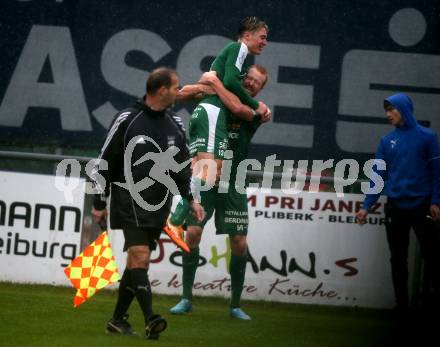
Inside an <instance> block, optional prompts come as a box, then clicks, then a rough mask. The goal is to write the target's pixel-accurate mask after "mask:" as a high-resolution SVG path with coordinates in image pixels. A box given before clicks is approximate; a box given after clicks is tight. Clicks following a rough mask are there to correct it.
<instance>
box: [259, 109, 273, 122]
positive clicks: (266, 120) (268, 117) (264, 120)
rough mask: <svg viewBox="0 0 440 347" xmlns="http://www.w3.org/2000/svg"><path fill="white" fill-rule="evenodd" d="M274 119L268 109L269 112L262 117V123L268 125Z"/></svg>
mask: <svg viewBox="0 0 440 347" xmlns="http://www.w3.org/2000/svg"><path fill="white" fill-rule="evenodd" d="M271 119H272V111H271V110H270V108H267V112H266V113H265V114H262V115H261V123H267V122H269V121H270V120H271Z"/></svg>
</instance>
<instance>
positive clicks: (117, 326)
mask: <svg viewBox="0 0 440 347" xmlns="http://www.w3.org/2000/svg"><path fill="white" fill-rule="evenodd" d="M107 332H109V333H116V334H121V335H127V336H137V335H138V334H137V333H136V331H134V330H133V328H132V327H131V325H130V323H128V313H126V314H125V315H123V316H122V318H119V319H117V318H112V319H110V320H109V321H108V322H107Z"/></svg>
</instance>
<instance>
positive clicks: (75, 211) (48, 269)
mask: <svg viewBox="0 0 440 347" xmlns="http://www.w3.org/2000/svg"><path fill="white" fill-rule="evenodd" d="M69 180H70V181H69V184H72V185H74V186H75V187H77V189H75V190H74V191H73V193H72V195H71V196H70V198H71V199H66V198H65V195H64V194H63V192H61V191H59V190H58V189H57V188H56V184H55V177H54V176H48V175H35V174H23V173H15V172H2V171H0V281H12V282H30V283H47V284H57V285H67V284H68V283H69V282H68V280H67V278H66V277H65V275H64V272H63V270H64V267H65V266H67V265H68V264H69V263H70V261H71V260H72V259H74V258H75V257H76V256H77V255H78V254H79V252H80V238H81V229H82V222H83V208H84V189H85V187H84V184H85V182H84V180H82V179H75V178H74V177H70V178H69ZM67 200H70V201H67Z"/></svg>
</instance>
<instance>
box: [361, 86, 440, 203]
mask: <svg viewBox="0 0 440 347" xmlns="http://www.w3.org/2000/svg"><path fill="white" fill-rule="evenodd" d="M386 100H387V101H388V102H390V103H391V104H392V105H393V106H394V108H396V109H397V110H398V111H399V112H400V114H401V115H402V118H403V120H404V124H403V125H402V126H397V127H396V128H395V129H394V130H393V131H392V132H390V133H388V134H387V135H385V136H383V137H382V138H381V140H380V143H379V147H378V149H377V152H376V159H383V160H384V161H385V163H386V170H383V171H377V170H375V171H376V172H377V173H378V174H379V175H381V176H382V178H383V179H384V180H385V181H386V182H385V189H384V193H385V195H387V196H388V198H389V199H391V201H393V203H394V204H396V205H397V206H398V207H399V208H402V209H412V208H414V207H416V206H418V205H420V204H421V203H422V202H423V201H425V200H426V199H427V198H430V199H431V204H436V205H440V148H439V144H438V140H437V135H436V134H435V133H434V132H433V131H432V130H431V129H428V128H425V127H423V126H421V125H419V124H417V121H416V119H415V118H414V116H413V104H412V101H411V99H410V98H409V97H408V96H407V95H406V94H403V93H400V94H395V95H392V96H390V97H389V98H387V99H386ZM370 184H372V183H371V182H370ZM379 196H380V194H367V195H366V197H365V201H364V205H363V206H364V208H365V209H367V210H368V209H369V208H370V207H371V206H372V205H373V204H374V203H375V202H376V201H377V199H378V198H379Z"/></svg>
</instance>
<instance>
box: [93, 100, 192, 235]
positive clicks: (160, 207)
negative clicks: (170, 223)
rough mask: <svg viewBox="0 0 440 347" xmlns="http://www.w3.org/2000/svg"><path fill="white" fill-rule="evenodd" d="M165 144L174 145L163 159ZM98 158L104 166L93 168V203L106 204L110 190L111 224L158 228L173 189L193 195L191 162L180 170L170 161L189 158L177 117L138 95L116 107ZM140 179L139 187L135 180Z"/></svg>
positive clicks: (98, 207) (180, 162) (187, 197)
mask: <svg viewBox="0 0 440 347" xmlns="http://www.w3.org/2000/svg"><path fill="white" fill-rule="evenodd" d="M144 98H145V97H144ZM172 146H175V147H177V148H178V149H179V151H178V152H177V148H173V147H172ZM167 150H168V151H171V150H173V151H174V154H175V155H174V156H173V157H172V158H171V159H170V155H168V159H167V156H166V151H167ZM175 152H177V154H176V153H175ZM130 156H131V159H130ZM99 159H102V160H105V162H107V163H108V168H107V169H105V166H104V165H103V163H102V162H98V165H96V166H95V168H94V170H93V172H92V175H91V177H92V180H93V181H94V185H95V188H96V190H97V192H98V194H96V195H95V199H94V202H93V206H94V208H95V209H97V210H102V209H104V208H106V198H107V197H108V195H109V194H110V191H111V202H110V226H111V227H112V228H114V229H123V228H124V227H126V226H138V227H152V228H162V227H163V226H164V225H165V222H166V219H167V217H168V215H169V213H170V208H171V202H172V194H173V193H174V194H179V193H180V195H181V196H182V197H183V198H186V199H188V200H190V201H191V200H192V196H191V192H190V179H191V168H190V165H189V164H188V165H186V166H184V168H183V169H181V170H180V171H178V170H177V169H176V167H175V166H176V165H177V166H178V164H182V163H184V162H185V161H188V163H189V159H190V157H189V152H188V148H187V146H186V138H185V130H184V128H183V123H182V120H181V119H180V117H178V116H177V115H176V114H175V113H174V112H172V111H171V110H169V109H167V110H165V111H161V112H158V111H154V110H152V109H151V108H149V107H148V106H147V105H145V103H144V99H141V100H139V101H138V102H136V104H135V105H133V106H132V107H130V108H127V109H125V110H122V111H120V112H119V113H118V114H117V115H116V117H115V119H114V121H113V123H112V125H111V127H110V129H109V131H108V133H107V138H106V140H105V142H104V145H103V147H102V150H101V155H100V157H99ZM169 160H174V161H173V162H172V163H173V164H174V166H173V165H171V166H173V168H174V170H175V171H178V172H174V171H172V169H170V168H169V166H170V165H167V163H168V162H169ZM181 166H183V165H181ZM170 181H172V183H173V182H175V187H176V188H177V189H178V191H177V192H176V191H173V192H171V191H170V189H169V187H171V186H170V185H168V186H167V184H166V183H167V182H170ZM139 182H140V183H139ZM142 182H144V183H145V184H144V185H143V186H142V187H137V186H136V184H141V183H142ZM161 182H165V184H164V183H161ZM130 183H131V184H130ZM144 188H145V189H144Z"/></svg>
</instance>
